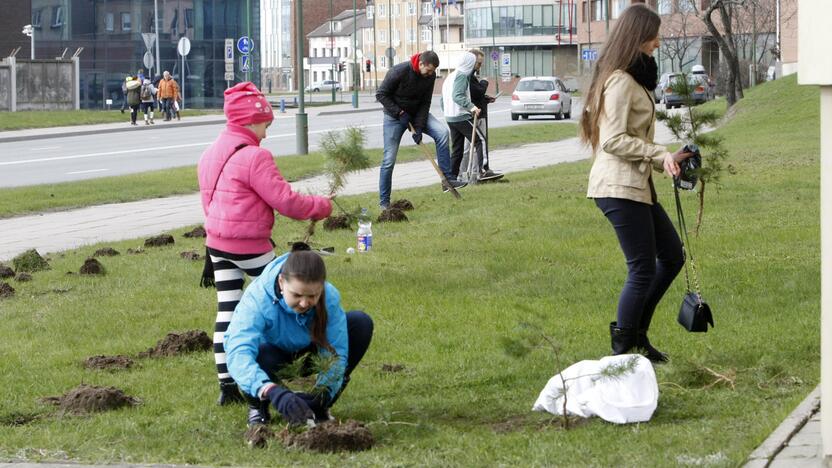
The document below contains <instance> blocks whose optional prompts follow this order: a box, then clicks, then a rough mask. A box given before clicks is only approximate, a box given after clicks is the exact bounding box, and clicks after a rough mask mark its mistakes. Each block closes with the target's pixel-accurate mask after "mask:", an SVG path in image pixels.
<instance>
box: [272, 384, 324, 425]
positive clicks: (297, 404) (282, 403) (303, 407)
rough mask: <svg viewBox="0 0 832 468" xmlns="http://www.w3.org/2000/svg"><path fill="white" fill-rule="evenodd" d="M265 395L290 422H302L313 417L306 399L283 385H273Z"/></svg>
mask: <svg viewBox="0 0 832 468" xmlns="http://www.w3.org/2000/svg"><path fill="white" fill-rule="evenodd" d="M266 395H267V396H268V397H269V400H271V402H272V406H274V407H275V409H276V410H277V411H278V412H279V413H280V415H281V416H283V419H285V420H286V421H289V422H290V423H292V424H304V423H305V422H306V420H307V419H312V418H314V416H315V415H314V413H313V412H312V410H311V409H310V408H309V404H307V403H306V401H305V400H304V399H303V398H301V397H299V396H298V395H296V394H295V393H293V392H292V391H290V390H287V389H285V388H283V387H278V386H274V387H272V388H271V389H270V390H269V391H268V393H266Z"/></svg>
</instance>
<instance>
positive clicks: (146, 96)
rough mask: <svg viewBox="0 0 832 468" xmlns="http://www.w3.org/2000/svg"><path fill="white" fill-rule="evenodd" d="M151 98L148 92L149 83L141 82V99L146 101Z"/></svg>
mask: <svg viewBox="0 0 832 468" xmlns="http://www.w3.org/2000/svg"><path fill="white" fill-rule="evenodd" d="M152 98H153V96H152V95H151V94H150V85H149V84H143V85H142V93H141V99H142V101H148V100H150V99H152Z"/></svg>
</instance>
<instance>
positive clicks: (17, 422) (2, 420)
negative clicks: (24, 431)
mask: <svg viewBox="0 0 832 468" xmlns="http://www.w3.org/2000/svg"><path fill="white" fill-rule="evenodd" d="M39 417H40V415H39V414H34V413H32V414H27V413H9V414H4V415H2V416H0V426H12V427H16V426H25V425H26V424H29V423H32V422H35V421H37V420H38V418H39Z"/></svg>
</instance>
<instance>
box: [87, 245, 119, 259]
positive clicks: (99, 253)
mask: <svg viewBox="0 0 832 468" xmlns="http://www.w3.org/2000/svg"><path fill="white" fill-rule="evenodd" d="M116 255H121V252H119V251H118V250H116V249H114V248H112V247H104V248H103V249H98V250H96V251H95V253H94V254H92V256H93V257H115V256H116Z"/></svg>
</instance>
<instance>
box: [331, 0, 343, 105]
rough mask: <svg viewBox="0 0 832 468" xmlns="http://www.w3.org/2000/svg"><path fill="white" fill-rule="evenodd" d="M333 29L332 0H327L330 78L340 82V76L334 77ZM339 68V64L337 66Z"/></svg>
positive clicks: (333, 86) (333, 99) (333, 95)
mask: <svg viewBox="0 0 832 468" xmlns="http://www.w3.org/2000/svg"><path fill="white" fill-rule="evenodd" d="M334 30H335V22H334V21H333V17H332V0H329V59H330V60H332V71H331V72H330V73H331V78H330V79H331V80H333V81H337V82H339V83H340V82H341V79H340V78H341V77H340V76H339V77H338V79H337V80H336V79H335V53H334V52H333V47H334V46H335V39H334V37H333V33H334ZM338 68H339V69H340V68H341V67H340V65H339V66H338ZM332 103H333V104H335V85H332Z"/></svg>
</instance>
